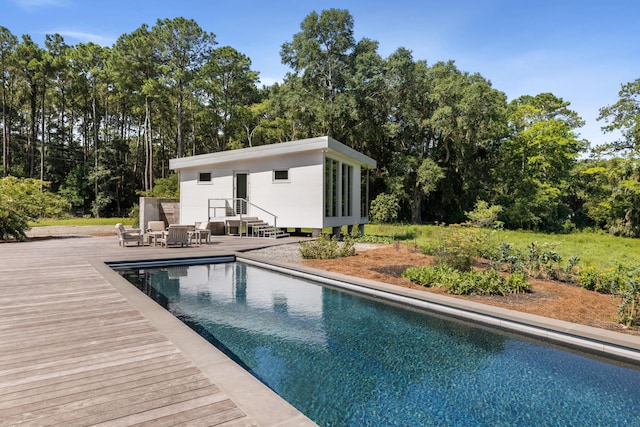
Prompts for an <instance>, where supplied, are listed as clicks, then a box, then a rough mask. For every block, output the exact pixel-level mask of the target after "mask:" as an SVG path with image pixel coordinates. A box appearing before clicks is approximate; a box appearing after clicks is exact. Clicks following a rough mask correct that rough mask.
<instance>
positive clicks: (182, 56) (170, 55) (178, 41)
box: [152, 18, 216, 157]
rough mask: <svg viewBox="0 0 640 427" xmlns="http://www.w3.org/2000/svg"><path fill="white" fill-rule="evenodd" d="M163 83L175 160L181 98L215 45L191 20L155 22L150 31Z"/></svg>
mask: <svg viewBox="0 0 640 427" xmlns="http://www.w3.org/2000/svg"><path fill="white" fill-rule="evenodd" d="M152 32H153V33H154V40H155V41H156V43H157V44H156V48H157V49H158V54H159V55H158V56H159V58H160V60H161V63H162V68H163V73H162V74H163V76H162V77H163V80H164V81H165V82H166V84H167V85H168V86H169V87H170V88H171V90H172V92H173V95H174V96H175V100H176V101H175V102H176V104H175V108H176V156H177V157H182V155H183V148H184V128H183V125H184V98H185V94H186V90H187V86H188V85H189V84H190V83H191V82H192V81H193V79H194V78H195V76H196V75H197V72H198V70H199V69H200V67H202V65H203V64H204V63H205V62H206V60H207V59H208V58H209V56H210V54H211V50H212V49H213V46H214V45H215V44H216V41H215V35H214V34H213V33H207V32H206V31H204V30H203V29H202V28H200V26H199V25H198V24H197V23H196V22H195V21H194V20H192V19H185V18H175V19H173V20H170V19H164V20H158V21H157V23H156V25H155V26H154V27H153V29H152Z"/></svg>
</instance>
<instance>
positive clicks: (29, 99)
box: [14, 35, 44, 178]
mask: <svg viewBox="0 0 640 427" xmlns="http://www.w3.org/2000/svg"><path fill="white" fill-rule="evenodd" d="M14 53H15V57H16V61H17V67H18V69H19V71H20V74H21V77H22V81H23V82H24V85H25V91H24V97H23V99H24V100H25V101H26V102H25V103H26V104H27V111H28V113H27V114H26V116H27V117H28V122H29V131H28V133H27V150H26V152H27V153H28V154H27V157H28V177H29V178H34V177H35V165H36V145H37V139H38V99H39V97H38V95H39V94H40V85H41V83H42V81H41V78H40V75H39V71H40V61H41V60H42V55H43V50H42V49H41V48H40V47H39V46H38V45H37V44H36V43H34V41H33V40H32V39H31V37H30V36H28V35H24V36H22V42H21V43H20V44H19V45H18V46H17V48H16V50H15V52H14ZM43 137H44V135H43Z"/></svg>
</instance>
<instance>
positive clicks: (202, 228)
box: [189, 221, 211, 244]
mask: <svg viewBox="0 0 640 427" xmlns="http://www.w3.org/2000/svg"><path fill="white" fill-rule="evenodd" d="M210 237H211V229H210V228H209V221H203V222H201V223H200V224H198V225H197V226H196V228H195V230H193V231H190V232H189V241H191V240H193V239H195V241H196V242H197V243H198V244H201V243H202V241H203V240H206V242H207V243H209V241H210Z"/></svg>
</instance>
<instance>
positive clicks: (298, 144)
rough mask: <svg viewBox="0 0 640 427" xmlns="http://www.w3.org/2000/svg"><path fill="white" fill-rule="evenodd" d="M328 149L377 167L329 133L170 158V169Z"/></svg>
mask: <svg viewBox="0 0 640 427" xmlns="http://www.w3.org/2000/svg"><path fill="white" fill-rule="evenodd" d="M317 150H328V151H329V152H333V153H336V154H339V155H341V156H344V157H347V158H349V159H350V160H353V161H354V162H356V163H358V164H360V166H363V167H366V168H372V169H373V168H375V167H376V161H375V160H374V159H372V158H371V157H369V156H367V155H365V154H362V153H360V152H359V151H356V150H354V149H353V148H350V147H347V146H346V145H344V144H343V143H341V142H339V141H336V140H335V139H333V138H331V137H329V136H320V137H316V138H308V139H300V140H297V141H288V142H280V143H276V144H267V145H259V146H257V147H247V148H239V149H237V150H227V151H219V152H216V153H207V154H198V155H196V156H189V157H180V158H176V159H171V160H169V168H170V169H173V170H180V169H187V168H193V167H200V166H211V165H216V164H221V163H228V162H235V161H239V160H247V159H254V158H259V157H271V156H281V155H283V154H292V153H303V152H307V151H317Z"/></svg>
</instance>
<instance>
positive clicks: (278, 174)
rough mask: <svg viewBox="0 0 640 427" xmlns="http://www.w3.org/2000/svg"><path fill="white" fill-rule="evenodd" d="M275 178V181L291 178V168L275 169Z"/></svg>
mask: <svg viewBox="0 0 640 427" xmlns="http://www.w3.org/2000/svg"><path fill="white" fill-rule="evenodd" d="M273 180H274V181H288V180H289V170H288V169H287V170H274V171H273Z"/></svg>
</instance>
